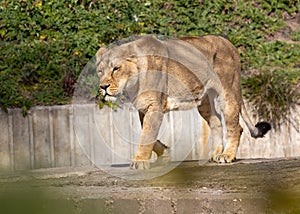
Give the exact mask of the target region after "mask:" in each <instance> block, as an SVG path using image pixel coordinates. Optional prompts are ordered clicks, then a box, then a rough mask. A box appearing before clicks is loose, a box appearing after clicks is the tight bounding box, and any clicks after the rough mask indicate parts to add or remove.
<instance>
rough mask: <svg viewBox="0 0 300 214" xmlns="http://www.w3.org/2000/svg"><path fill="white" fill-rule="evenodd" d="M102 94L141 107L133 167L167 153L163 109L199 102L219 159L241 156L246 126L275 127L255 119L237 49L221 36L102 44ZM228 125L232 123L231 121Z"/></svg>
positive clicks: (259, 131)
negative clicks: (243, 89) (244, 88)
mask: <svg viewBox="0 0 300 214" xmlns="http://www.w3.org/2000/svg"><path fill="white" fill-rule="evenodd" d="M96 66H97V74H98V76H99V78H100V93H101V94H102V95H103V96H105V99H107V100H111V99H116V98H118V97H119V96H121V95H122V96H123V97H126V98H127V99H128V100H129V101H130V102H132V103H133V104H134V106H135V107H136V108H137V109H138V111H139V116H140V121H141V125H142V134H141V139H140V143H139V148H138V151H137V154H136V156H135V158H134V160H133V161H132V163H131V168H132V169H147V168H149V167H150V164H149V159H150V157H151V154H152V151H154V152H155V153H156V154H157V156H158V157H160V156H162V155H163V153H164V151H165V150H166V149H167V147H166V146H165V145H164V144H162V143H161V142H160V141H159V140H157V135H158V132H159V128H160V125H161V122H162V120H163V113H166V112H168V111H171V110H181V109H190V108H193V107H197V108H198V111H199V113H200V115H201V116H202V117H203V118H204V119H205V120H206V121H207V123H208V125H209V126H210V128H211V134H212V146H213V147H212V151H211V152H210V159H211V160H212V161H215V162H219V163H225V162H226V163H228V162H232V161H234V160H235V158H236V152H237V149H238V146H239V141H240V136H241V133H242V131H243V129H242V127H241V126H240V124H239V115H240V114H241V115H242V118H243V119H244V121H245V122H246V124H247V127H248V128H249V130H250V133H251V136H252V137H254V138H257V137H263V136H264V135H265V134H266V133H267V132H268V130H270V128H271V126H270V124H269V123H266V122H260V123H258V124H256V125H255V126H254V125H253V124H252V122H251V121H250V119H249V117H248V115H247V112H246V110H245V106H244V103H243V99H242V95H241V88H240V70H241V65H240V58H239V54H238V52H237V49H236V48H235V47H234V46H233V45H232V44H231V43H230V42H229V41H228V40H227V39H225V38H223V37H221V36H211V35H210V36H202V37H183V38H180V39H168V40H159V39H157V38H155V37H152V36H144V37H141V38H139V39H137V40H135V41H132V42H128V43H125V44H122V45H120V46H115V47H112V48H100V49H99V51H98V52H97V55H96ZM225 124H226V125H225Z"/></svg>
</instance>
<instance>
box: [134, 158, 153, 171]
mask: <svg viewBox="0 0 300 214" xmlns="http://www.w3.org/2000/svg"><path fill="white" fill-rule="evenodd" d="M130 169H135V170H145V169H150V161H149V160H134V161H132V162H131V164H130Z"/></svg>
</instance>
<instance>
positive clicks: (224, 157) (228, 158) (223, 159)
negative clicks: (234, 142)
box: [215, 154, 236, 163]
mask: <svg viewBox="0 0 300 214" xmlns="http://www.w3.org/2000/svg"><path fill="white" fill-rule="evenodd" d="M235 160H236V158H235V156H233V155H230V154H221V155H218V156H217V157H216V160H215V162H217V163H231V162H233V161H235Z"/></svg>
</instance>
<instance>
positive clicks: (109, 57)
mask: <svg viewBox="0 0 300 214" xmlns="http://www.w3.org/2000/svg"><path fill="white" fill-rule="evenodd" d="M131 49H132V48H131V47H130V46H129V45H127V44H124V45H122V46H119V47H115V48H111V49H107V48H100V49H99V51H98V52H97V56H96V58H97V59H96V66H97V75H98V77H99V78H100V85H99V86H100V89H99V90H100V93H101V95H103V96H105V99H106V100H114V99H116V98H117V97H119V96H120V95H121V94H123V92H124V89H125V88H128V87H132V86H133V85H134V84H135V83H136V78H134V77H135V76H136V75H137V74H138V70H139V69H138V65H137V60H136V55H135V54H134V51H132V50H131Z"/></svg>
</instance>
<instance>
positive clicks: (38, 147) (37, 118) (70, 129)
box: [0, 104, 300, 170]
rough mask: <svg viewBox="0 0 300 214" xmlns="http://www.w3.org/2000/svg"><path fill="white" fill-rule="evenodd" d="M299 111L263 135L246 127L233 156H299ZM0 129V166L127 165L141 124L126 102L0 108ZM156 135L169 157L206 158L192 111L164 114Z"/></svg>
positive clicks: (205, 138) (205, 141) (203, 132)
mask: <svg viewBox="0 0 300 214" xmlns="http://www.w3.org/2000/svg"><path fill="white" fill-rule="evenodd" d="M299 110H300V107H299V106H297V107H296V109H295V110H293V116H292V117H291V123H289V124H287V125H283V126H281V127H280V129H279V130H276V131H275V130H272V131H271V132H270V133H269V134H267V136H266V137H265V138H263V139H256V140H255V139H253V138H251V137H249V132H248V130H247V129H246V128H245V131H244V133H243V135H242V139H241V145H240V147H239V151H238V158H275V157H292V156H300V133H299V127H300V115H299V112H300V111H299ZM253 121H255V119H253ZM242 124H243V123H242ZM0 130H1V133H0V169H1V170H25V169H38V168H50V167H64V166H86V165H91V164H93V163H94V164H96V165H98V164H99V165H102V164H103V165H105V164H127V163H129V162H130V160H131V159H132V158H133V157H134V154H135V152H136V150H137V145H138V140H139V137H140V131H141V127H140V124H139V119H138V115H137V112H135V111H134V110H132V109H131V108H130V106H125V107H123V108H122V109H118V111H117V112H114V111H113V110H111V109H109V108H104V109H102V110H99V109H97V107H96V106H95V105H91V104H89V105H66V106H53V107H34V108H32V109H31V110H30V111H29V114H28V116H26V117H23V116H22V113H21V110H19V109H10V110H9V111H8V113H5V112H3V111H0ZM159 138H160V140H161V141H162V142H164V143H165V144H167V145H168V146H170V147H171V150H170V153H171V156H172V160H174V161H181V160H184V159H187V160H199V159H207V157H208V151H209V128H208V127H207V125H206V123H205V122H204V121H203V120H202V119H201V118H200V116H199V115H198V114H197V112H196V110H191V111H180V112H171V113H169V114H166V115H165V118H164V122H163V124H162V127H161V130H160V134H159ZM153 159H155V157H153Z"/></svg>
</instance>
